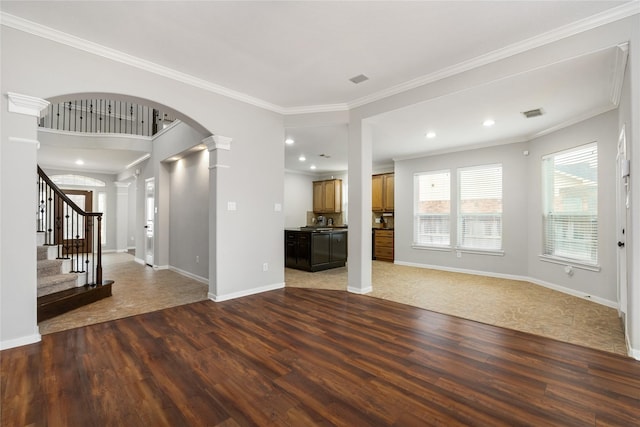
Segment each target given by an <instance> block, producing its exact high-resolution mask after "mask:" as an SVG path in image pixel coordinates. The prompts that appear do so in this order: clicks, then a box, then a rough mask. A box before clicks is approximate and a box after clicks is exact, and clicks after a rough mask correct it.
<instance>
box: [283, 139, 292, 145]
mask: <svg viewBox="0 0 640 427" xmlns="http://www.w3.org/2000/svg"><path fill="white" fill-rule="evenodd" d="M294 142H295V141H294V140H293V139H292V138H287V139H285V140H284V143H285V144H287V145H291V144H293V143H294Z"/></svg>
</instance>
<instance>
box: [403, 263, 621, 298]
mask: <svg viewBox="0 0 640 427" xmlns="http://www.w3.org/2000/svg"><path fill="white" fill-rule="evenodd" d="M394 264H397V265H403V266H406V267H417V268H427V269H431V270H439V271H449V272H452V273H462V274H473V275H476V276H485V277H495V278H498V279H509V280H518V281H520V282H529V283H532V284H534V285H539V286H542V287H545V288H548V289H552V290H554V291H558V292H562V293H564V294H568V295H573V296H575V297H578V298H583V299H587V300H589V301H593V302H595V303H598V304H600V305H604V306H607V307H611V308H615V309H618V303H616V302H614V301H610V300H608V299H604V298H600V297H597V296H593V295H590V294H587V293H585V292H580V291H576V290H575V289H571V288H567V287H564V286H560V285H556V284H553V283H549V282H545V281H544V280H539V279H535V278H533V277H529V276H519V275H515V274H503V273H494V272H489V271H479V270H468V269H465V268H454V267H443V266H439V265H430V264H420V263H415V262H404V261H394Z"/></svg>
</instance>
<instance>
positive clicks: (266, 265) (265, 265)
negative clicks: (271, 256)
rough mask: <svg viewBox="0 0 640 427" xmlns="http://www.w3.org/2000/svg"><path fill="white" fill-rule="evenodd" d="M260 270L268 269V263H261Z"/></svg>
mask: <svg viewBox="0 0 640 427" xmlns="http://www.w3.org/2000/svg"><path fill="white" fill-rule="evenodd" d="M262 271H269V263H268V262H265V263H264V264H262Z"/></svg>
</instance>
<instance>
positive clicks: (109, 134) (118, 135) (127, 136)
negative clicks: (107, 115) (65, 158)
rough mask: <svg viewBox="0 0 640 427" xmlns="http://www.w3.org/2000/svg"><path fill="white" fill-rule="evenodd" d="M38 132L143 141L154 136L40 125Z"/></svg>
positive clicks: (149, 140)
mask: <svg viewBox="0 0 640 427" xmlns="http://www.w3.org/2000/svg"><path fill="white" fill-rule="evenodd" d="M38 132H44V133H53V134H58V135H70V136H77V137H82V138H125V139H140V140H142V141H148V142H152V141H153V137H151V136H145V135H133V134H130V133H116V132H74V131H70V130H62V129H51V128H45V127H38Z"/></svg>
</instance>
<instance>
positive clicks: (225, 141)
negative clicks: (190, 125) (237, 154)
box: [201, 135, 233, 151]
mask: <svg viewBox="0 0 640 427" xmlns="http://www.w3.org/2000/svg"><path fill="white" fill-rule="evenodd" d="M231 141H233V138H230V137H228V136H222V135H211V136H208V137H206V138H205V139H203V140H202V141H201V142H202V144H204V145H206V146H207V150H209V151H213V150H227V151H229V150H231Z"/></svg>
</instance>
